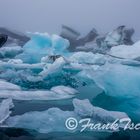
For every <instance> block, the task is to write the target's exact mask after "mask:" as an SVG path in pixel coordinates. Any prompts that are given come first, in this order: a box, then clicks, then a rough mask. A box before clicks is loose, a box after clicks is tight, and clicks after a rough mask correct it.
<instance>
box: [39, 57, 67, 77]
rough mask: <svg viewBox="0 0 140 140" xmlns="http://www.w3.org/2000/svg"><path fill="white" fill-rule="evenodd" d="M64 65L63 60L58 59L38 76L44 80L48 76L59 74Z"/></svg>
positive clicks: (61, 58)
mask: <svg viewBox="0 0 140 140" xmlns="http://www.w3.org/2000/svg"><path fill="white" fill-rule="evenodd" d="M65 64H66V61H65V60H64V58H63V57H60V58H58V59H56V61H55V62H54V63H53V64H51V65H49V66H48V68H46V69H44V70H43V71H42V72H41V73H40V74H39V75H40V76H43V77H44V78H45V77H47V76H48V75H50V74H55V73H59V72H60V71H61V70H62V68H63V66H64V65H65Z"/></svg>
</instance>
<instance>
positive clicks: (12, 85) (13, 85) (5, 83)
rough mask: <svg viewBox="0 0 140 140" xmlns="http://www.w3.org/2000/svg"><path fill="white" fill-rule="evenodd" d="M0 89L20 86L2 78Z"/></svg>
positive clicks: (16, 88) (15, 88) (12, 88)
mask: <svg viewBox="0 0 140 140" xmlns="http://www.w3.org/2000/svg"><path fill="white" fill-rule="evenodd" d="M0 90H20V87H19V86H17V85H15V84H12V83H9V82H6V81H4V80H0Z"/></svg>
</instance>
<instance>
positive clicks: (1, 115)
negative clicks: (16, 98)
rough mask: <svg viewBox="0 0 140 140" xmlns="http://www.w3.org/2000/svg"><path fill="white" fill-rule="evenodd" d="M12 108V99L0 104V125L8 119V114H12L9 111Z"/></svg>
mask: <svg viewBox="0 0 140 140" xmlns="http://www.w3.org/2000/svg"><path fill="white" fill-rule="evenodd" d="M13 107H14V104H13V102H12V99H5V100H3V101H2V102H1V103H0V125H2V123H3V122H4V121H5V120H6V119H8V117H9V116H10V114H11V113H12V112H11V111H10V109H11V108H13Z"/></svg>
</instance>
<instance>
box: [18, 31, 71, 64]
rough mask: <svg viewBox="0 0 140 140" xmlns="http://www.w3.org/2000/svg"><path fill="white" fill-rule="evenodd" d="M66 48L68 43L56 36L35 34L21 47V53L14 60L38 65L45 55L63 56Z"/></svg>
mask: <svg viewBox="0 0 140 140" xmlns="http://www.w3.org/2000/svg"><path fill="white" fill-rule="evenodd" d="M68 47H69V41H68V40H66V39H64V38H62V37H60V36H58V35H52V36H50V35H49V34H47V33H44V34H43V33H35V34H33V35H32V37H31V40H30V41H28V42H27V43H26V44H25V45H24V46H23V50H24V51H23V53H22V54H20V55H18V56H17V57H16V58H18V59H21V60H23V62H24V63H38V62H40V61H41V58H42V57H45V56H47V55H62V54H63V55H64V54H65V53H66V48H68Z"/></svg>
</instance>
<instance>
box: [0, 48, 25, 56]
mask: <svg viewBox="0 0 140 140" xmlns="http://www.w3.org/2000/svg"><path fill="white" fill-rule="evenodd" d="M22 52H23V49H22V47H20V46H9V47H8V46H6V47H2V48H0V58H14V57H15V56H16V55H18V54H20V53H22Z"/></svg>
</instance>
